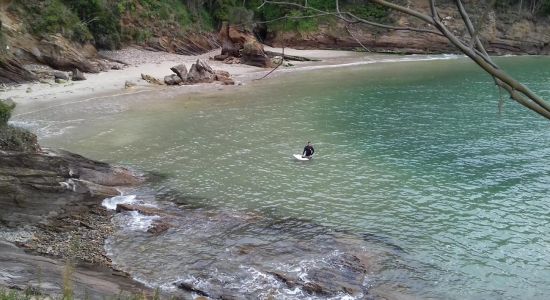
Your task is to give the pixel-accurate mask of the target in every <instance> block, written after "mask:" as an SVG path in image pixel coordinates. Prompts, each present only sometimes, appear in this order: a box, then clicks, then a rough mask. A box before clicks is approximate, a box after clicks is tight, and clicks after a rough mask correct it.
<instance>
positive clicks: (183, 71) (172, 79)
mask: <svg viewBox="0 0 550 300" xmlns="http://www.w3.org/2000/svg"><path fill="white" fill-rule="evenodd" d="M170 70H172V72H174V73H175V74H171V75H167V76H165V77H164V83H165V84H167V85H183V84H197V83H211V82H214V81H218V82H221V83H222V84H224V85H233V84H235V81H234V80H233V79H232V78H231V75H230V74H229V72H226V71H221V70H213V69H212V67H210V65H208V63H206V62H205V61H203V60H200V59H197V61H196V62H195V63H194V64H192V65H191V67H190V68H189V72H188V71H187V68H186V67H185V65H183V64H181V65H177V66H174V67H172V68H170Z"/></svg>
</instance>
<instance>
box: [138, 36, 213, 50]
mask: <svg viewBox="0 0 550 300" xmlns="http://www.w3.org/2000/svg"><path fill="white" fill-rule="evenodd" d="M146 45H147V46H146V47H145V48H146V49H149V50H155V51H164V52H169V53H177V54H183V55H197V54H201V53H205V52H208V51H210V50H213V49H216V48H218V47H219V44H218V40H217V38H216V36H215V35H213V34H210V33H186V34H185V35H184V36H177V35H160V36H156V37H153V38H151V39H149V41H148V42H147V44H146Z"/></svg>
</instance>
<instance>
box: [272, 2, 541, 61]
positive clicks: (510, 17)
mask: <svg viewBox="0 0 550 300" xmlns="http://www.w3.org/2000/svg"><path fill="white" fill-rule="evenodd" d="M477 2H478V1H465V6H466V8H467V9H468V13H469V15H470V17H471V19H472V21H473V23H474V24H478V22H479V21H480V20H481V19H482V15H483V14H485V13H484V11H485V9H487V13H486V16H485V18H484V20H483V22H479V23H481V24H482V25H481V26H480V27H479V28H480V29H479V34H480V37H481V39H482V41H484V44H485V45H486V48H487V50H488V52H489V53H492V54H495V55H504V54H549V53H550V46H549V43H550V17H548V15H544V14H532V13H530V12H528V11H526V10H519V8H518V7H516V6H509V7H497V8H484V7H482V6H481V5H480V3H477ZM428 5H429V2H428V1H421V0H408V1H407V4H406V6H408V7H411V8H414V9H416V10H418V11H420V12H423V13H426V14H428V15H429V14H430V13H429V7H428ZM438 9H439V14H440V16H441V18H442V19H443V20H444V23H445V25H447V26H448V27H449V28H450V29H451V30H452V32H453V33H454V34H455V35H457V36H458V37H463V36H464V37H466V36H467V35H468V33H467V32H466V30H465V27H464V25H463V24H464V23H463V22H462V19H461V16H460V14H459V12H458V10H457V9H456V6H455V5H454V3H453V2H451V1H438ZM380 19H382V20H380ZM379 21H382V22H383V23H386V24H391V25H394V26H401V27H414V28H422V29H433V28H430V27H429V26H426V25H425V24H424V23H422V21H419V20H418V19H415V18H413V17H411V16H407V15H403V14H401V13H397V12H394V11H387V14H386V15H384V16H383V17H382V18H379ZM267 31H268V32H267V33H266V36H265V38H266V41H265V42H266V43H267V44H271V45H273V46H276V47H281V46H286V47H294V48H324V49H334V48H337V49H348V50H354V49H359V48H360V47H361V46H360V45H359V43H358V42H357V41H359V42H361V43H362V44H363V45H364V46H366V48H368V49H369V50H370V51H373V52H393V53H408V54H409V53H410V54H428V53H456V52H458V51H457V49H455V48H454V47H453V46H452V45H451V44H449V42H448V41H447V40H446V39H445V38H443V37H440V36H436V35H433V34H429V33H419V32H411V31H395V30H386V29H381V28H378V27H373V26H368V25H363V24H353V25H348V26H346V24H344V22H342V21H337V20H330V21H329V22H324V23H323V22H321V23H319V24H318V25H317V26H315V29H313V30H305V31H299V30H292V31H283V30H279V31H270V30H269V29H267Z"/></svg>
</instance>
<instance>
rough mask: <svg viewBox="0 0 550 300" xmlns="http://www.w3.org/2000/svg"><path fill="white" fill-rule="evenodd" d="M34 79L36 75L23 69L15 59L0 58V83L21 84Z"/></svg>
mask: <svg viewBox="0 0 550 300" xmlns="http://www.w3.org/2000/svg"><path fill="white" fill-rule="evenodd" d="M36 79H37V77H36V75H34V74H33V73H31V72H29V71H28V70H26V69H25V68H23V66H22V65H21V63H20V62H19V61H18V60H17V59H15V58H11V57H4V58H2V57H0V83H23V82H26V81H33V80H36Z"/></svg>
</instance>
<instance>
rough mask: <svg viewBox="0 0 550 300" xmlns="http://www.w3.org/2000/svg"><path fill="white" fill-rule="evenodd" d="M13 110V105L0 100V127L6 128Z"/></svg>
mask: <svg viewBox="0 0 550 300" xmlns="http://www.w3.org/2000/svg"><path fill="white" fill-rule="evenodd" d="M14 108H15V103H13V102H9V101H3V100H0V127H2V126H6V125H7V124H8V120H9V119H10V118H11V112H12V111H13V109H14Z"/></svg>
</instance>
